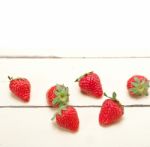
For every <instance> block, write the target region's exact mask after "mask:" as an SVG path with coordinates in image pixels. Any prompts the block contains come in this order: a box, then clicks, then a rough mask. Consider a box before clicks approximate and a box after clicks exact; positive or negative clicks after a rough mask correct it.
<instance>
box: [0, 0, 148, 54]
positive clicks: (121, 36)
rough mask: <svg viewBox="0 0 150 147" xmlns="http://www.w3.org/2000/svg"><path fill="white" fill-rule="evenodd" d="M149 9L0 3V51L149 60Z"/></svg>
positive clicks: (137, 4)
mask: <svg viewBox="0 0 150 147" xmlns="http://www.w3.org/2000/svg"><path fill="white" fill-rule="evenodd" d="M149 8H150V1H149V0H126V1H122V0H113V1H112V0H105V1H102V0H75V1H74V0H1V1H0V50H5V51H4V52H6V53H7V52H13V51H12V49H19V50H20V49H24V51H23V52H26V51H25V50H34V51H35V52H37V51H36V50H37V49H38V50H42V51H43V52H44V50H46V51H47V50H51V51H52V52H54V53H56V54H58V55H63V56H66V55H68V56H69V55H70V56H81V55H82V56H103V55H104V56H111V54H112V53H113V54H114V52H115V55H117V54H118V53H119V55H120V54H121V55H122V56H124V55H125V56H126V55H129V56H134V55H137V56H143V55H150V52H149V49H150V9H149ZM10 50H11V51H10ZM87 50H88V51H87ZM127 50H128V52H127ZM46 51H45V52H46ZM66 51H67V53H66ZM16 52H20V51H16Z"/></svg>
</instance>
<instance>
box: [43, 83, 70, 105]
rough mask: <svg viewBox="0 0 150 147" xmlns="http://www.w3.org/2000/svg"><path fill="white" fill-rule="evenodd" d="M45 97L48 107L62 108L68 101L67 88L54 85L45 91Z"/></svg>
mask: <svg viewBox="0 0 150 147" xmlns="http://www.w3.org/2000/svg"><path fill="white" fill-rule="evenodd" d="M46 97H47V102H48V104H49V105H50V106H52V107H61V106H64V105H66V104H67V103H68V101H69V92H68V87H65V86H64V85H60V84H56V85H55V86H52V87H51V88H50V89H49V90H48V91H47V94H46Z"/></svg>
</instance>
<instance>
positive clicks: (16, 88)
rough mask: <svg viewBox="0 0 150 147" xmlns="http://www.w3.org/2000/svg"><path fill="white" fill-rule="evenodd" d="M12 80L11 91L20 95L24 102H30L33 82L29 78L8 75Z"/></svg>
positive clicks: (17, 95)
mask: <svg viewBox="0 0 150 147" xmlns="http://www.w3.org/2000/svg"><path fill="white" fill-rule="evenodd" d="M8 79H9V80H10V83H9V89H10V91H11V92H12V93H13V94H14V95H15V96H16V97H18V98H19V99H20V100H22V101H24V102H28V101H29V100H30V91H31V84H30V82H29V80H27V79H26V78H15V79H13V78H12V77H9V76H8Z"/></svg>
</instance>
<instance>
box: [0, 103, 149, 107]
mask: <svg viewBox="0 0 150 147" xmlns="http://www.w3.org/2000/svg"><path fill="white" fill-rule="evenodd" d="M69 106H73V107H76V108H100V107H102V106H101V105H69ZM123 106H124V107H127V108H138V107H150V105H145V104H133V105H123ZM0 108H52V107H51V106H40V105H30V106H14V105H13V106H12V105H5V106H0Z"/></svg>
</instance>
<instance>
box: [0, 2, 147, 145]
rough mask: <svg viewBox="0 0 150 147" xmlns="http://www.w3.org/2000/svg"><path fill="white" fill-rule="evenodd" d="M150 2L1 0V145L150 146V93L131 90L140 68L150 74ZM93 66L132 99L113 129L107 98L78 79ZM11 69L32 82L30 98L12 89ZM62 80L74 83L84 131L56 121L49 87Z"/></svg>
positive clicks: (107, 84) (107, 85)
mask: <svg viewBox="0 0 150 147" xmlns="http://www.w3.org/2000/svg"><path fill="white" fill-rule="evenodd" d="M149 8H150V1H149V0H126V1H120V0H113V1H112V0H105V1H100V0H76V1H70V0H63V1H62V0H55V1H52V0H26V1H20V0H13V1H12V0H1V1H0V147H20V146H21V147H34V146H36V147H41V146H44V147H50V146H55V147H60V146H62V147H70V146H72V147H76V146H78V147H83V146H86V147H93V146H95V147H99V146H102V147H110V146H114V147H150V141H149V136H150V118H149V114H150V96H148V97H143V98H141V99H133V98H130V97H129V96H128V93H127V90H126V80H127V79H128V78H129V77H130V76H132V75H133V74H142V75H145V76H147V77H148V78H149V79H150V68H149V65H150V41H149V40H150V27H149V26H150V19H149V14H150V9H149ZM56 57H60V58H56ZM83 57H84V58H83ZM91 70H92V71H95V72H96V73H98V74H99V76H100V78H101V81H102V84H103V88H104V91H105V92H107V93H108V94H109V95H110V94H111V93H112V91H116V92H117V94H118V98H119V100H120V101H121V102H122V104H123V105H125V115H124V117H123V119H122V121H120V122H119V123H117V124H115V125H112V126H110V127H107V128H104V127H101V126H100V125H99V123H98V115H99V111H100V106H101V104H102V102H103V101H104V100H105V98H104V97H103V98H102V99H99V100H97V99H94V98H92V97H88V96H84V95H82V94H81V93H80V91H79V88H78V85H77V83H74V80H75V79H76V78H77V77H78V76H80V74H82V73H85V72H88V71H91ZM8 75H10V76H14V77H15V76H24V77H27V78H28V79H29V80H30V81H31V84H32V93H31V100H30V102H29V103H22V102H20V101H18V100H16V99H14V98H13V97H12V96H11V95H10V92H9V88H8V84H9V82H8V79H7V76H8ZM55 83H64V84H65V85H66V86H69V88H70V104H71V105H74V106H75V107H76V109H77V111H78V114H79V118H80V129H79V131H78V132H77V133H73V134H72V133H70V132H66V131H64V130H61V129H59V128H57V126H56V125H55V123H52V122H51V120H50V119H51V117H52V115H53V113H54V110H51V109H50V108H49V107H47V103H46V98H45V93H46V91H47V89H48V88H49V87H50V86H52V85H53V84H55Z"/></svg>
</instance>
